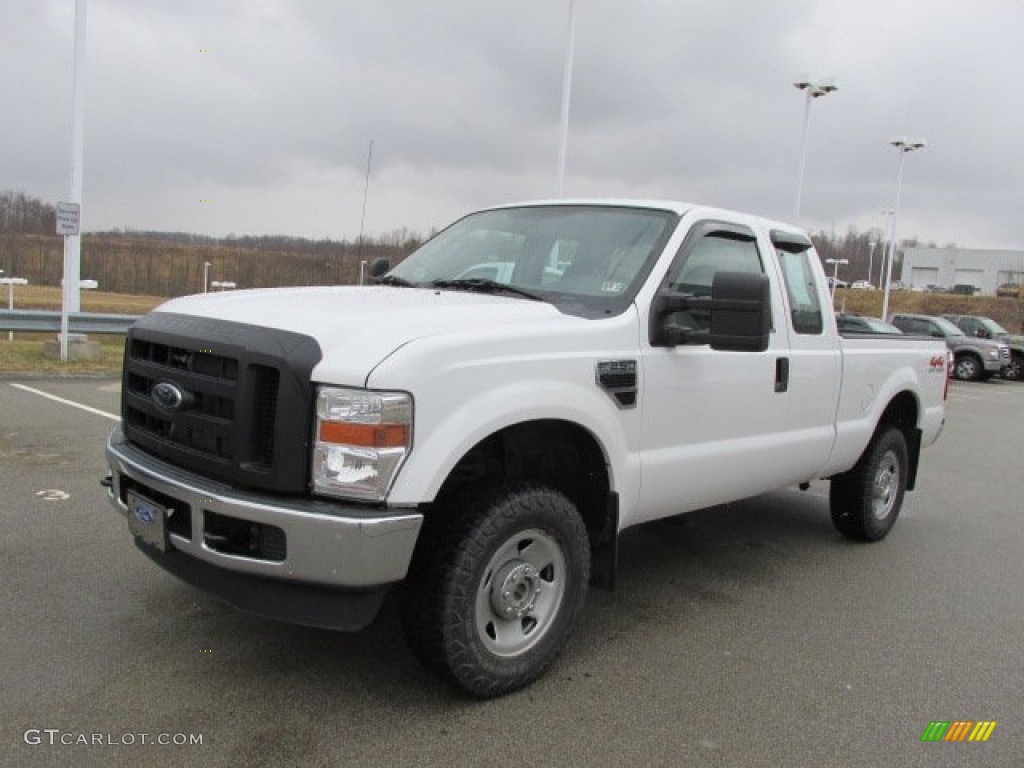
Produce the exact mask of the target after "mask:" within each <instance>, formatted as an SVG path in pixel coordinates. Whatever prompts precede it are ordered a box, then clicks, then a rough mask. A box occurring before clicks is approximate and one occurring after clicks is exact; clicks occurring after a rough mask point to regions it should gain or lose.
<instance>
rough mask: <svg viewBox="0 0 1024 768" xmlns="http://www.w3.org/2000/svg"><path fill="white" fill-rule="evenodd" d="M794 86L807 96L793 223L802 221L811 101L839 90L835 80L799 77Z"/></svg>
mask: <svg viewBox="0 0 1024 768" xmlns="http://www.w3.org/2000/svg"><path fill="white" fill-rule="evenodd" d="M793 86H794V87H796V88H798V89H799V90H801V91H804V92H805V93H806V94H807V98H806V101H805V102H804V130H803V134H802V136H801V138H800V171H799V173H798V174H797V177H796V203H795V204H794V205H793V222H794V223H796V222H798V221H799V220H800V200H801V198H802V197H803V193H804V168H805V167H806V165H807V128H808V126H809V125H810V122H811V101H812V100H814V99H817V98H819V97H821V96H825V95H826V94H829V93H832V92H833V91H836V90H838V86H836V83H835V80H833V79H832V78H826V79H824V80H819V81H818V82H813V81H812V80H811V79H810V78H807V77H798V78H797V79H796V80H795V81H793Z"/></svg>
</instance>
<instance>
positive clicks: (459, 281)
mask: <svg viewBox="0 0 1024 768" xmlns="http://www.w3.org/2000/svg"><path fill="white" fill-rule="evenodd" d="M677 221H678V216H677V215H676V214H674V213H671V212H669V211H662V210H655V209H646V208H624V207H623V208H619V207H613V206H585V205H549V206H527V207H523V208H503V209H498V210H490V211H481V212H480V213H475V214H471V215H470V216H467V217H466V218H464V219H461V220H460V221H457V222H456V223H455V224H453V225H452V226H450V227H448V228H447V229H445V230H444V231H442V232H440V233H439V234H438V235H436V236H435V237H434V238H432V239H431V240H430V241H428V242H427V243H425V244H424V245H423V246H422V247H420V248H419V249H418V250H416V251H415V252H413V253H412V255H410V256H409V258H407V259H406V260H405V261H403V262H402V263H401V264H399V265H398V266H397V267H395V269H393V270H392V271H391V272H390V273H389V274H390V275H392V276H394V277H398V278H401V279H403V280H407V281H409V282H411V283H414V284H416V285H419V286H432V285H435V284H437V283H438V281H441V282H440V283H439V284H437V287H439V288H443V289H454V290H481V289H485V290H489V291H490V292H497V291H495V290H494V288H495V287H498V288H500V287H501V286H509V287H511V288H514V289H518V291H520V292H527V293H528V294H530V295H532V296H534V297H536V298H540V299H543V300H544V301H549V302H551V303H552V304H554V305H556V306H557V307H558V308H559V309H561V310H562V311H564V312H567V313H570V314H580V315H584V316H606V315H609V314H617V313H619V312H621V311H622V310H624V309H625V308H626V306H628V305H629V303H630V302H631V301H632V300H633V296H634V295H635V294H636V292H637V290H639V287H640V285H641V284H642V283H643V280H644V279H645V278H646V276H647V274H648V273H649V272H650V270H651V268H652V267H653V265H654V260H655V259H656V258H657V256H658V254H659V253H660V252H661V250H662V248H663V247H664V244H665V241H666V240H667V239H668V237H669V235H670V234H671V233H672V230H673V229H674V227H675V224H676V222H677ZM495 283H497V284H499V285H498V286H495V285H494V284H495Z"/></svg>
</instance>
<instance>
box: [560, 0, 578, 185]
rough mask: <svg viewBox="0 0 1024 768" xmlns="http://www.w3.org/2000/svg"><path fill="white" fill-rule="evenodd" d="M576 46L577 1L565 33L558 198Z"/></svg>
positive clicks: (573, 0) (572, 2) (572, 4)
mask: <svg viewBox="0 0 1024 768" xmlns="http://www.w3.org/2000/svg"><path fill="white" fill-rule="evenodd" d="M575 45H576V0H569V28H568V30H567V31H566V33H565V67H564V68H563V71H562V108H561V112H560V117H559V121H558V127H559V128H558V197H561V196H562V191H563V189H564V187H565V156H566V154H567V152H568V149H569V102H570V101H571V99H572V60H573V55H574V53H573V49H574V48H575Z"/></svg>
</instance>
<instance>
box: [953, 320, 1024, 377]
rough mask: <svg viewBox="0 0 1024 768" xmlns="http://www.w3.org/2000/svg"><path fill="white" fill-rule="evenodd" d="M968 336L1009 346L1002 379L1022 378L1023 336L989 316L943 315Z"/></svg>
mask: <svg viewBox="0 0 1024 768" xmlns="http://www.w3.org/2000/svg"><path fill="white" fill-rule="evenodd" d="M943 317H944V318H946V319H947V320H949V321H950V322H952V323H953V324H955V325H956V327H957V328H959V329H960V330H961V331H963V332H964V333H965V334H966V335H968V336H974V337H975V338H978V339H991V340H993V341H999V342H1002V343H1003V344H1006V345H1007V346H1008V347H1009V348H1010V362H1009V364H1008V365H1007V366H1006V367H1005V368H1003V371H1002V375H1003V378H1004V379H1010V380H1011V381H1022V380H1024V336H1015V335H1013V334H1011V333H1010V332H1009V331H1008V330H1006V329H1005V328H1003V326H1001V325H1000V324H999V323H997V322H996V321H995V320H993V319H992V318H990V317H981V316H979V315H943Z"/></svg>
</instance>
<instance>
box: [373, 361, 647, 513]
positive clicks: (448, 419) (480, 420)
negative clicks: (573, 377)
mask: <svg viewBox="0 0 1024 768" xmlns="http://www.w3.org/2000/svg"><path fill="white" fill-rule="evenodd" d="M445 401H446V402H449V403H450V402H457V403H458V405H457V406H456V407H454V408H448V409H446V410H444V411H443V412H442V411H440V410H439V409H438V408H437V407H436V405H433V406H432V404H431V403H429V402H426V401H425V400H424V399H418V400H417V403H416V408H417V413H416V431H415V434H414V437H413V441H414V444H413V450H412V452H411V453H410V455H409V459H408V460H407V461H406V464H405V466H404V467H403V468H402V471H401V473H400V474H399V476H398V478H397V479H396V481H395V484H394V486H393V487H392V489H391V493H390V495H389V496H388V503H389V504H393V505H398V506H402V505H411V504H418V503H422V502H429V501H432V500H433V499H434V497H435V496H436V495H437V493H438V491H439V490H440V488H441V485H442V484H443V483H444V481H445V479H447V477H448V475H449V474H450V473H451V471H452V470H453V469H454V468H455V465H456V464H457V463H458V462H459V461H460V460H461V459H462V457H463V456H465V455H466V454H467V453H468V452H469V451H470V450H471V449H472V448H473V447H474V446H476V445H477V444H479V443H480V442H481V441H483V440H485V439H486V438H488V437H490V436H491V435H493V434H495V433H496V432H499V431H501V430H502V429H505V428H506V427H510V426H513V425H516V424H521V423H525V422H530V421H536V420H542V419H557V420H560V421H567V422H572V423H575V424H577V425H579V426H581V427H582V428H583V429H586V430H587V431H588V432H589V433H590V434H592V435H593V436H594V438H595V439H596V441H597V443H598V444H599V446H600V447H601V450H602V452H603V454H604V457H605V461H606V462H607V464H608V472H609V478H610V482H611V490H613V491H616V492H618V493H619V494H620V499H621V500H622V502H623V503H625V502H626V501H627V500H629V503H630V505H632V504H633V503H635V502H634V501H633V500H635V498H636V496H637V493H638V491H639V480H640V472H639V461H638V459H637V456H636V453H635V450H634V448H633V447H632V444H631V440H630V432H631V429H630V427H631V425H630V422H631V421H635V422H636V426H639V418H638V411H636V410H635V409H633V410H620V409H619V408H618V407H617V406H616V405H615V404H614V402H613V401H612V399H611V398H610V397H609V396H608V395H606V394H605V393H604V392H603V391H601V390H599V389H598V388H597V387H596V386H593V385H591V386H589V387H583V386H576V385H572V384H568V385H567V384H566V383H565V382H558V381H553V380H551V379H549V378H534V379H521V380H517V381H515V382H508V383H506V384H503V385H498V386H494V387H487V388H483V389H478V390H477V391H476V392H475V393H473V395H472V396H471V397H468V398H461V399H459V398H451V397H445ZM537 450H538V451H543V450H544V446H543V445H539V446H537Z"/></svg>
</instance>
